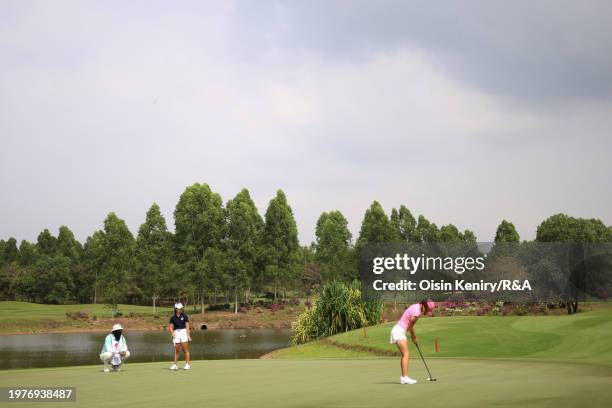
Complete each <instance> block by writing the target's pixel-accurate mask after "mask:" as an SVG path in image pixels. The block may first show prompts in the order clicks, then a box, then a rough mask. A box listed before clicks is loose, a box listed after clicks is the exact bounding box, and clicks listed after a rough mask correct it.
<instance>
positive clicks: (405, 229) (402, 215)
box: [390, 205, 419, 242]
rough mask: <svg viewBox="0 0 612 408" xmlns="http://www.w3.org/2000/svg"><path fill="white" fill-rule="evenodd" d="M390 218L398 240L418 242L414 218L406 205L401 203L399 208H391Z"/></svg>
mask: <svg viewBox="0 0 612 408" xmlns="http://www.w3.org/2000/svg"><path fill="white" fill-rule="evenodd" d="M390 220H391V225H392V226H393V229H394V230H395V233H396V234H397V235H398V237H399V239H400V241H404V242H406V241H408V242H418V238H419V237H418V234H417V231H416V225H417V223H416V219H415V218H414V216H413V215H412V213H411V212H410V210H409V209H408V208H406V206H404V205H401V206H400V208H399V210H396V209H395V208H394V209H392V210H391V217H390Z"/></svg>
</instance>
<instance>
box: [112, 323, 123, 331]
mask: <svg viewBox="0 0 612 408" xmlns="http://www.w3.org/2000/svg"><path fill="white" fill-rule="evenodd" d="M115 330H123V327H121V325H120V324H119V323H117V324H114V325H113V330H112V331H115Z"/></svg>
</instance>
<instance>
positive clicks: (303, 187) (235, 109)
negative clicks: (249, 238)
mask: <svg viewBox="0 0 612 408" xmlns="http://www.w3.org/2000/svg"><path fill="white" fill-rule="evenodd" d="M610 27H612V2H609V1H601V2H597V1H589V2H579V1H559V0H554V1H538V2H533V1H512V2H508V1H504V2H492V1H488V0H487V1H482V2H466V1H461V2H456V3H452V2H446V1H445V2H430V1H422V2H407V1H398V2H380V1H365V2H357V1H350V2H349V1H339V2H328V1H321V2H316V1H294V2H278V3H277V2H262V1H255V2H253V1H244V2H240V1H239V2H229V1H223V2H217V3H205V2H201V1H195V2H186V1H181V2H167V1H160V2H156V1H142V2H136V1H130V2H125V1H118V2H110V1H98V2H86V1H74V2H71V1H60V0H58V1H39V2H30V1H24V0H17V1H7V0H2V1H1V2H0V62H1V63H0V141H1V146H0V238H2V239H6V238H8V237H9V236H14V237H16V238H17V239H18V240H21V239H28V240H35V239H36V236H37V235H38V233H39V232H40V231H41V230H42V229H44V228H49V229H50V230H52V231H53V232H54V234H56V233H57V229H58V228H59V226H60V225H67V226H69V227H70V228H71V229H72V230H73V231H74V232H75V234H76V236H77V238H78V239H79V240H84V239H85V238H86V237H87V236H88V235H90V234H92V233H93V231H95V230H97V229H100V228H101V227H102V221H103V219H104V218H105V216H106V215H107V214H108V213H109V212H110V211H114V212H116V213H117V214H118V215H119V216H120V217H121V218H123V219H125V220H126V222H127V223H128V225H129V226H130V228H131V229H132V231H133V232H134V233H136V231H137V228H138V226H139V225H140V224H141V223H142V222H143V221H144V216H145V212H146V210H147V209H148V208H149V207H150V205H151V204H152V203H153V202H157V203H158V204H159V205H160V206H161V208H162V211H163V213H164V215H165V216H166V220H167V222H168V225H169V227H171V228H173V225H174V220H173V217H172V213H173V211H174V207H175V205H176V202H177V201H178V198H179V196H180V194H181V193H182V191H183V190H184V189H185V187H186V186H188V185H190V184H192V183H195V182H205V183H208V184H209V185H210V186H211V188H212V189H213V190H215V191H217V192H219V193H220V194H221V196H222V197H223V199H224V201H227V200H228V199H230V198H232V197H233V196H234V195H235V194H236V193H238V192H239V191H240V189H241V188H243V187H247V188H249V190H250V192H251V195H252V196H253V198H254V199H255V201H256V204H257V205H258V208H259V210H260V212H261V213H262V214H263V213H264V212H265V209H266V206H267V203H268V201H269V200H270V199H271V198H272V197H273V196H274V194H275V191H276V190H277V189H279V188H282V189H283V190H284V191H285V192H286V194H287V196H288V199H289V202H290V204H291V206H292V208H293V212H294V214H295V217H296V220H297V224H298V229H299V237H300V240H301V242H302V244H309V243H310V242H311V241H312V240H313V239H314V226H315V222H316V219H317V218H318V216H319V214H320V213H321V212H322V211H329V210H335V209H338V210H340V211H342V213H344V214H345V216H346V217H347V218H348V220H349V224H350V228H351V230H352V232H353V236H354V238H356V236H357V234H358V232H359V227H360V224H361V220H362V218H363V213H364V211H365V210H366V208H367V207H368V206H369V205H370V204H371V203H372V201H373V200H378V201H380V202H381V203H382V205H383V206H384V208H385V210H386V211H387V212H389V211H390V209H391V208H392V207H398V206H399V205H400V204H404V205H406V206H407V207H408V208H410V209H411V210H412V211H413V213H414V214H415V215H417V214H424V215H425V216H426V217H427V218H428V219H430V220H431V221H433V222H435V223H436V224H438V225H439V226H440V225H442V224H447V223H454V224H455V225H457V226H458V227H459V228H460V229H462V230H463V229H466V228H467V229H471V230H473V231H474V232H475V233H476V235H477V237H478V239H479V240H480V241H489V240H492V239H493V237H494V234H495V229H496V227H497V225H498V224H499V222H500V221H501V220H502V219H504V218H505V219H507V220H510V221H512V222H514V224H515V225H516V227H517V229H518V231H519V233H520V234H521V237H522V238H524V239H530V238H533V237H534V236H535V230H536V228H537V226H538V224H539V223H540V222H541V221H542V220H543V219H545V218H546V217H548V216H550V215H552V214H555V213H558V212H564V213H568V214H570V215H573V216H578V217H589V218H590V217H595V218H600V219H602V220H603V221H604V222H605V223H606V224H612V182H611V181H610V179H611V177H610V176H611V174H612V160H611V158H612V137H611V136H612V135H611V129H612V29H611V28H610Z"/></svg>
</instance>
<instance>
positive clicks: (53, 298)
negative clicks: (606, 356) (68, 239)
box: [33, 255, 74, 304]
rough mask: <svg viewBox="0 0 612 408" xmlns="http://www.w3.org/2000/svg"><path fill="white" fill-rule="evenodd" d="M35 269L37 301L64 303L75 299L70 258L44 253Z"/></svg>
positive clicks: (37, 261)
mask: <svg viewBox="0 0 612 408" xmlns="http://www.w3.org/2000/svg"><path fill="white" fill-rule="evenodd" d="M33 269H34V271H35V279H34V291H35V293H36V301H37V302H41V303H55V304H62V303H66V302H67V301H69V300H72V299H73V293H74V280H73V274H72V269H71V262H70V259H69V258H67V257H65V256H62V255H53V256H49V255H42V256H41V257H40V258H38V259H37V260H36V263H35V264H34V266H33Z"/></svg>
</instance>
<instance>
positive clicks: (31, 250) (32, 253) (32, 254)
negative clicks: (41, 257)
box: [19, 239, 37, 266]
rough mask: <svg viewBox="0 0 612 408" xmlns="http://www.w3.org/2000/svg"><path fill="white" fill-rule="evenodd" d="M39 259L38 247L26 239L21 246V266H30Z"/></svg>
mask: <svg viewBox="0 0 612 408" xmlns="http://www.w3.org/2000/svg"><path fill="white" fill-rule="evenodd" d="M36 258H37V253H36V245H35V244H32V243H31V242H28V241H26V240H25V239H24V240H22V241H21V244H19V265H21V266H30V265H32V264H33V263H34V262H35V261H36Z"/></svg>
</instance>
